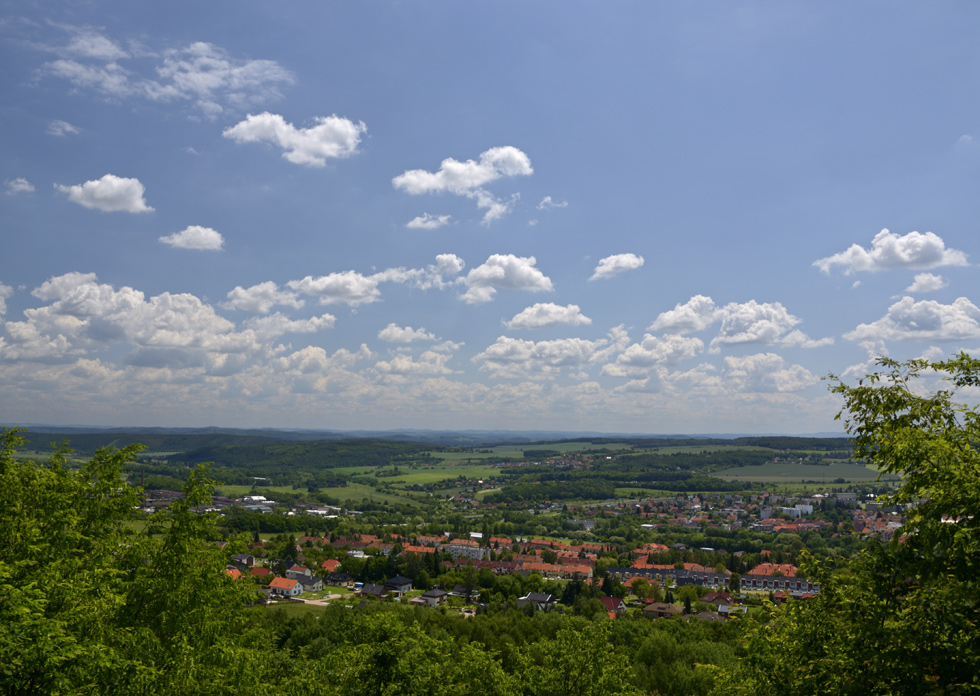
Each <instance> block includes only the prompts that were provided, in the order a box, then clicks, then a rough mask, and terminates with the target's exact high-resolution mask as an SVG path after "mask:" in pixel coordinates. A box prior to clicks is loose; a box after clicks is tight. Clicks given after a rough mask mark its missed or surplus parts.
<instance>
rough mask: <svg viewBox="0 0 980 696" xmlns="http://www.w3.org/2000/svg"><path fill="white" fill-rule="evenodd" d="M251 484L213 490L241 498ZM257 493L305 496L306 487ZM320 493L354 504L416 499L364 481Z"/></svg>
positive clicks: (265, 489)
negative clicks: (381, 489)
mask: <svg viewBox="0 0 980 696" xmlns="http://www.w3.org/2000/svg"><path fill="white" fill-rule="evenodd" d="M252 490H253V489H252V487H251V486H218V488H217V489H216V490H215V493H216V494H217V495H225V496H228V497H229V498H241V497H242V496H244V495H248V494H249V493H250V492H251V491H252ZM254 490H255V491H256V493H257V494H258V495H264V496H265V497H266V498H271V499H272V500H275V499H276V493H277V492H279V493H289V494H291V495H292V494H297V493H299V494H302V495H303V496H304V497H306V489H303V488H296V489H294V488H293V487H292V486H260V487H259V488H256V489H254ZM319 492H320V493H323V494H325V495H328V496H330V497H332V498H336V499H337V500H340V501H344V500H350V501H353V502H354V503H355V504H356V503H359V502H361V501H362V500H363V499H365V498H367V499H368V500H370V501H371V502H374V503H387V504H392V503H398V504H401V505H415V504H416V501H415V499H414V498H413V497H412V496H411V494H409V493H404V494H399V493H396V492H392V491H385V492H383V493H382V492H379V491H376V490H375V489H374V488H373V487H371V486H369V485H367V484H366V483H350V484H348V485H346V486H338V487H336V488H321V489H320V491H319Z"/></svg>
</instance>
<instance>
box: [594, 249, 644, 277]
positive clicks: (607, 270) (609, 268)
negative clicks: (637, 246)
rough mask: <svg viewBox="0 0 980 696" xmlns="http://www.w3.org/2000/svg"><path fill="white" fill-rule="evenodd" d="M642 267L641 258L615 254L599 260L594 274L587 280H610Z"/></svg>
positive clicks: (634, 255)
mask: <svg viewBox="0 0 980 696" xmlns="http://www.w3.org/2000/svg"><path fill="white" fill-rule="evenodd" d="M642 265H643V257H642V256H638V255H636V254H615V255H613V256H607V257H606V258H604V259H600V260H599V265H598V266H596V267H595V272H594V273H593V274H592V277H591V278H589V280H598V279H600V278H612V277H613V276H614V275H618V274H620V273H622V272H623V271H632V270H633V269H636V268H639V267H640V266H642Z"/></svg>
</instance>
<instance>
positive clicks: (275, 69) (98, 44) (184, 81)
mask: <svg viewBox="0 0 980 696" xmlns="http://www.w3.org/2000/svg"><path fill="white" fill-rule="evenodd" d="M71 31H73V33H74V36H73V38H72V40H71V41H70V42H69V44H68V45H67V46H63V47H56V48H54V49H52V50H54V52H56V53H58V54H59V55H60V56H61V57H60V58H59V59H58V60H54V61H51V62H49V63H45V64H44V66H43V68H42V72H43V73H45V74H48V75H52V76H54V77H57V78H61V79H64V80H66V81H68V82H69V83H70V84H71V85H72V87H73V89H75V90H87V91H92V92H95V93H96V94H98V95H99V96H101V97H104V98H106V99H108V100H111V101H121V100H123V99H130V98H140V99H146V100H148V101H152V102H157V103H166V102H175V101H185V102H189V103H191V104H193V105H194V107H195V108H196V109H197V110H198V111H199V112H200V113H202V114H203V115H204V116H205V117H206V118H209V119H215V118H217V117H218V116H221V115H223V114H225V113H227V112H228V111H229V110H231V111H235V112H241V111H242V110H245V109H247V108H249V107H252V106H254V105H257V104H261V103H263V102H268V101H271V100H276V99H280V98H282V93H281V91H280V88H281V87H283V86H285V85H290V84H292V83H294V82H295V79H296V78H295V77H294V76H293V74H292V73H291V72H289V71H288V70H286V69H285V68H283V67H282V66H280V65H279V64H278V63H277V62H275V61H272V60H243V59H239V58H235V57H232V56H230V55H229V54H228V53H227V51H225V50H224V49H222V48H220V47H218V46H215V45H213V44H209V43H206V42H203V41H198V42H195V43H192V44H189V45H187V46H185V47H181V48H168V49H166V50H163V51H161V52H159V53H153V52H152V51H148V50H140V51H126V50H124V49H122V48H121V47H120V46H119V44H118V43H117V42H116V41H114V40H113V39H111V38H109V37H107V36H105V35H103V34H101V33H99V32H98V31H96V30H94V29H88V28H85V29H77V28H72V29H71ZM148 57H156V58H159V59H160V60H159V62H157V63H156V64H155V65H151V64H150V63H149V62H148V61H146V60H145V58H148ZM140 59H144V60H140ZM60 134H63V133H60Z"/></svg>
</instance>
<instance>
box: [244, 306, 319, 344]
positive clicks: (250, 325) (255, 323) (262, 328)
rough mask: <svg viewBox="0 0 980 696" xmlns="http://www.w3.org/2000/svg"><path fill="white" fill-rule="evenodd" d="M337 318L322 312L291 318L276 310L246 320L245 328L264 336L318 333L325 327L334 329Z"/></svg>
mask: <svg viewBox="0 0 980 696" xmlns="http://www.w3.org/2000/svg"><path fill="white" fill-rule="evenodd" d="M336 321H337V318H336V317H335V316H333V315H332V314H322V315H320V316H318V317H310V318H309V319H290V318H289V317H287V316H285V315H284V314H281V313H279V312H276V313H275V314H270V315H269V316H267V317H255V318H253V319H249V320H248V321H246V322H245V328H246V329H250V330H252V331H254V332H255V333H257V334H258V335H259V336H262V337H263V338H267V339H268V338H275V337H277V336H281V335H282V334H287V333H292V334H305V333H316V332H317V331H323V330H324V329H332V328H333V325H334V323H335V322H336Z"/></svg>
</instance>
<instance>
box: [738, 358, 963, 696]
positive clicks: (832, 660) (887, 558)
mask: <svg viewBox="0 0 980 696" xmlns="http://www.w3.org/2000/svg"><path fill="white" fill-rule="evenodd" d="M878 365H880V366H881V367H883V368H885V369H884V371H883V372H879V373H875V374H872V375H868V376H867V377H865V378H864V379H862V380H860V381H859V382H858V384H857V386H849V385H846V384H844V383H843V382H841V381H840V380H838V379H837V378H832V379H833V380H834V384H833V387H832V391H833V392H834V393H836V394H839V395H840V396H842V397H843V399H844V407H843V409H842V410H841V412H840V413H839V414H838V418H840V419H842V420H843V422H844V426H845V429H846V430H847V432H848V433H850V434H851V435H852V437H853V444H854V456H855V457H856V458H858V459H861V460H864V461H867V462H870V463H872V464H874V465H876V466H877V467H878V469H879V471H881V472H883V473H890V474H896V475H899V476H901V477H902V479H901V483H900V484H899V485H898V487H897V488H896V489H895V490H894V492H892V493H891V494H890V495H889V496H887V502H888V503H889V504H890V505H898V506H902V507H904V514H905V523H904V525H903V527H902V529H901V530H900V531H899V533H897V534H895V535H894V537H893V538H892V540H891V541H889V542H887V543H885V542H879V543H874V544H872V545H870V546H869V547H868V548H867V550H866V551H865V552H863V553H862V554H861V555H860V556H859V557H858V559H857V561H856V562H855V563H853V564H852V566H851V567H850V568H849V569H848V570H847V572H845V573H842V574H838V575H835V576H833V577H827V576H826V574H825V573H823V572H822V570H821V569H820V567H819V566H818V565H817V564H816V563H814V562H813V561H812V560H806V559H804V561H803V562H802V563H801V567H802V568H803V569H804V570H805V571H806V572H807V573H808V575H810V576H811V577H814V578H816V579H818V580H820V581H821V582H822V587H821V592H820V594H819V595H818V596H817V597H816V598H815V599H814V600H811V601H808V602H788V603H786V604H785V605H783V607H781V608H779V609H778V610H777V611H776V614H775V616H774V617H773V621H772V622H771V623H770V625H769V626H768V627H767V628H766V629H760V630H758V631H756V632H754V633H752V635H751V638H750V639H749V641H748V643H747V645H746V660H745V661H744V663H743V665H744V666H745V668H744V669H743V672H742V674H741V675H740V676H741V678H740V679H736V680H735V681H736V682H737V683H739V685H740V687H741V688H742V690H743V692H744V693H757V694H776V693H779V694H784V695H789V696H792V695H793V694H813V693H826V694H923V693H925V694H931V693H936V694H939V693H967V692H969V693H975V692H976V691H977V690H980V630H978V628H980V604H978V602H980V573H978V572H977V570H978V568H980V452H978V450H977V447H978V443H980V414H978V412H977V407H976V406H973V407H970V406H968V405H966V404H965V403H963V402H962V398H963V397H962V394H963V392H964V391H965V392H966V394H967V395H970V394H971V393H972V394H973V395H975V394H976V392H975V391H972V390H974V389H975V388H976V387H978V386H980V361H978V360H975V359H973V358H971V357H969V356H968V355H966V354H963V353H961V354H959V355H958V356H956V357H955V358H953V359H951V360H947V361H941V362H928V361H925V360H910V361H907V362H903V363H900V362H896V361H894V360H891V359H887V358H882V359H879V360H878ZM937 378H941V379H942V380H944V381H945V382H946V385H945V388H939V389H937V390H936V391H934V392H932V393H928V392H927V391H926V390H925V389H924V388H923V385H922V381H923V380H930V381H931V380H937ZM938 386H943V385H942V382H939V383H938Z"/></svg>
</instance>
